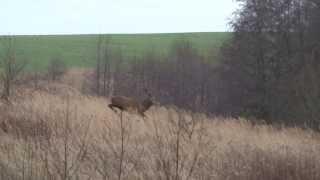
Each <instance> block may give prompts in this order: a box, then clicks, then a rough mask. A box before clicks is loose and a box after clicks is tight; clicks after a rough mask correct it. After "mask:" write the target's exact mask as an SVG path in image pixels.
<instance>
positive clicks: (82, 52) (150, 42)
mask: <svg viewBox="0 0 320 180" xmlns="http://www.w3.org/2000/svg"><path fill="white" fill-rule="evenodd" d="M103 37H104V38H105V39H110V42H111V47H112V49H114V50H118V49H121V50H122V53H123V56H124V57H125V59H129V58H130V57H133V56H141V55H142V54H144V53H145V52H146V51H150V50H151V49H154V51H155V52H156V53H157V54H158V55H159V56H161V55H166V54H167V53H168V52H169V48H170V47H171V45H172V43H173V42H174V40H176V39H180V38H184V39H189V40H190V41H191V42H192V43H193V44H194V46H195V47H196V48H197V49H198V50H199V51H200V52H201V53H202V54H204V55H208V54H209V52H215V51H216V50H217V49H218V48H219V47H220V46H221V44H222V43H223V42H224V41H225V40H226V39H227V38H228V37H230V33H224V32H215V33H184V34H135V35H129V34H127V35H120V34H119V35H103ZM97 41H98V35H46V36H17V38H16V48H17V54H18V57H19V58H22V59H27V60H28V61H29V62H30V67H32V69H43V68H44V67H46V65H47V63H48V61H49V60H50V59H51V58H54V57H59V58H62V59H63V60H64V61H65V62H66V63H67V64H68V65H69V66H78V67H88V66H93V65H94V60H95V57H96V48H97Z"/></svg>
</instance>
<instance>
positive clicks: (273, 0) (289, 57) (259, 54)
mask: <svg viewBox="0 0 320 180" xmlns="http://www.w3.org/2000/svg"><path fill="white" fill-rule="evenodd" d="M239 2H242V8H241V10H240V11H239V12H237V14H236V16H235V17H236V18H235V19H234V20H233V21H232V25H233V28H234V30H235V34H234V36H233V37H232V39H231V40H230V43H228V44H226V45H225V47H224V48H223V53H222V58H221V60H222V63H221V64H220V66H219V67H218V69H219V73H218V74H219V77H218V78H217V80H218V81H216V83H217V84H219V86H220V87H219V89H218V91H217V95H218V96H220V97H221V98H220V101H219V104H220V105H221V106H222V112H221V113H222V114H225V115H233V116H246V117H255V118H258V119H264V120H266V121H267V122H269V123H280V124H286V125H294V126H296V125H298V126H307V127H312V128H314V129H317V130H319V127H320V126H319V125H320V121H319V119H320V109H319V108H320V101H319V100H320V99H319V96H320V91H319V83H320V82H319V72H320V69H319V68H320V66H319V60H320V59H319V58H320V38H319V37H320V36H319V32H320V23H319V18H320V4H319V1H318V0H306V1H301V0H270V1H255V0H239Z"/></svg>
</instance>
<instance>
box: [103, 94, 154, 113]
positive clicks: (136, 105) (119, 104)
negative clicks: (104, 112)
mask: <svg viewBox="0 0 320 180" xmlns="http://www.w3.org/2000/svg"><path fill="white" fill-rule="evenodd" d="M152 105H153V102H152V100H151V96H150V95H149V97H148V98H146V99H145V100H143V101H142V102H138V101H137V100H135V99H133V98H129V97H125V96H115V97H112V98H111V104H109V105H108V106H109V108H111V109H112V110H114V111H115V108H118V109H120V110H121V111H130V110H136V111H137V112H138V113H139V115H141V116H142V117H145V114H144V112H146V111H147V110H148V109H149V108H150V107H151V106H152Z"/></svg>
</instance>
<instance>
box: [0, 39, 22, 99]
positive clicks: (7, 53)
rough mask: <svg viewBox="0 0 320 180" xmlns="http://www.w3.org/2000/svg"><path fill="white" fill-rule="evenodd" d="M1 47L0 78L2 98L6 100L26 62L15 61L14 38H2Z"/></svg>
mask: <svg viewBox="0 0 320 180" xmlns="http://www.w3.org/2000/svg"><path fill="white" fill-rule="evenodd" d="M1 45H2V50H3V51H2V52H1V56H0V67H1V72H0V78H1V81H2V84H3V92H2V98H4V99H6V100H8V98H9V96H10V94H11V91H12V88H13V84H14V82H15V81H16V80H17V78H18V75H19V74H20V73H21V71H22V70H23V69H24V68H25V66H26V61H25V60H18V59H17V56H16V48H15V39H14V37H12V36H6V37H3V38H2V39H1Z"/></svg>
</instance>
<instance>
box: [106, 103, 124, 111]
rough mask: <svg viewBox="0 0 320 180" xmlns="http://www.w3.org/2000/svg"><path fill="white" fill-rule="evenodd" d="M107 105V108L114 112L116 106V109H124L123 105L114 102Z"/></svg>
mask: <svg viewBox="0 0 320 180" xmlns="http://www.w3.org/2000/svg"><path fill="white" fill-rule="evenodd" d="M108 106H109V108H110V109H112V110H113V111H114V112H116V110H115V108H118V109H120V110H121V111H123V110H124V108H123V107H121V106H117V105H115V104H109V105H108Z"/></svg>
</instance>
